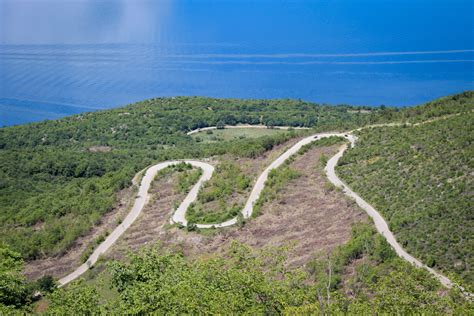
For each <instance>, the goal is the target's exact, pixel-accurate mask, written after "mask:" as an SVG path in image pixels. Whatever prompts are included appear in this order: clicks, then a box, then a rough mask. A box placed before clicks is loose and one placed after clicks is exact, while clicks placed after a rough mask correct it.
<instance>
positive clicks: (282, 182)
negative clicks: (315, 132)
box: [252, 136, 344, 217]
mask: <svg viewBox="0 0 474 316" xmlns="http://www.w3.org/2000/svg"><path fill="white" fill-rule="evenodd" d="M343 141H344V138H341V137H336V136H331V137H327V138H323V139H320V140H318V141H315V142H312V143H309V144H307V145H304V146H303V147H301V148H300V150H299V151H298V152H297V155H304V154H305V153H307V152H308V151H309V150H310V149H312V148H315V147H328V146H332V145H335V144H338V143H342V142H343ZM294 160H295V156H292V157H290V158H288V159H287V160H286V161H285V162H284V163H283V164H282V165H281V166H279V167H278V168H276V169H272V170H271V171H270V172H269V173H268V178H267V181H266V182H265V187H264V188H263V190H262V193H261V194H260V197H259V198H258V200H257V201H256V202H255V204H254V206H253V213H252V217H257V216H259V215H261V212H262V207H263V205H264V204H265V203H267V202H270V201H272V200H274V199H275V198H277V196H278V193H279V192H280V191H281V190H283V189H284V188H285V186H286V185H287V184H288V183H289V182H290V181H291V180H293V179H296V178H298V177H299V176H300V173H299V172H298V170H296V169H293V168H291V163H292V162H293V161H294Z"/></svg>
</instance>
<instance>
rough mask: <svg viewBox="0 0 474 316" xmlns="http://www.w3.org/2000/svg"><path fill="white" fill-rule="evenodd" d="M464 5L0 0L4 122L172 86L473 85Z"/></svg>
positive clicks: (303, 92) (386, 97)
mask: <svg viewBox="0 0 474 316" xmlns="http://www.w3.org/2000/svg"><path fill="white" fill-rule="evenodd" d="M428 7H429V9H427V8H428ZM473 9H474V8H473V2H472V1H458V0H453V1H436V0H435V1H419V0H410V1H404V0H401V1H375V0H374V1H329V0H326V1H276V0H272V1H266V0H258V1H246V0H220V1H210V0H207V1H191V0H180V1H164V0H161V1H140V0H130V1H118V0H117V1H107V0H82V1H65V0H56V1H53V0H36V1H34V0H30V1H26V0H0V126H3V125H13V124H21V123H25V122H31V121H38V120H43V119H52V118H58V117H61V116H65V115H69V114H74V113H79V112H83V111H93V110H98V109H105V108H111V107H117V106H120V105H125V104H128V103H131V102H134V101H138V100H142V99H146V98H152V97H157V96H176V95H201V96H213V97H233V98H300V99H305V100H310V101H315V102H318V103H331V104H339V103H348V104H355V105H380V104H386V105H395V106H406V105H413V104H419V103H422V102H425V101H428V100H431V99H433V98H436V97H439V96H443V95H446V94H451V93H457V92H461V91H463V90H468V89H474V21H473V20H474V18H473V14H474V13H473V12H474V10H473Z"/></svg>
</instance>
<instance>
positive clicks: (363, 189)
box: [337, 102, 474, 287]
mask: <svg viewBox="0 0 474 316" xmlns="http://www.w3.org/2000/svg"><path fill="white" fill-rule="evenodd" d="M468 109H469V110H468V111H466V112H464V113H462V114H461V115H454V116H446V117H445V118H441V119H439V120H434V121H433V122H431V123H427V124H422V125H418V126H399V127H396V126H394V127H379V128H371V129H366V130H362V131H361V132H360V135H359V141H358V144H357V146H356V147H355V148H353V149H351V150H349V151H348V152H347V153H346V154H345V155H344V156H343V157H342V158H341V160H340V163H339V166H338V169H337V171H338V172H339V174H340V176H341V178H342V179H344V180H345V181H346V182H347V184H348V185H349V186H350V187H352V189H353V190H354V191H356V192H358V193H359V194H360V195H361V196H362V197H363V198H364V199H366V200H367V201H368V202H369V203H371V204H372V205H373V206H374V207H375V208H376V209H377V210H379V211H380V212H382V214H383V215H384V217H385V218H386V220H387V221H388V222H389V225H390V228H391V230H392V231H393V232H394V233H395V234H396V236H397V239H398V241H399V242H400V243H401V244H402V245H403V246H404V247H405V248H406V249H407V250H408V251H409V252H411V253H412V254H414V255H415V256H417V257H419V258H420V259H421V260H422V261H424V262H426V263H427V264H428V265H429V266H431V267H435V268H439V269H441V270H442V271H445V272H451V273H455V274H457V275H458V276H459V277H461V278H462V279H463V280H464V282H466V283H467V284H468V285H469V286H470V287H472V286H473V284H474V275H473V272H472V265H473V263H474V261H473V260H474V258H473V254H472V249H474V240H473V239H472V232H473V231H474V221H473V215H474V214H473V210H474V203H473V198H472V187H473V185H474V181H473V177H472V175H473V172H474V169H473V162H474V160H473V157H474V129H473V124H472V123H473V122H474V113H473V112H472V111H471V110H472V109H474V102H471V103H470V105H469V107H468Z"/></svg>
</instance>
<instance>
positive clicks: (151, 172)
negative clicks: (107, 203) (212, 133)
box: [59, 123, 472, 298]
mask: <svg viewBox="0 0 474 316" xmlns="http://www.w3.org/2000/svg"><path fill="white" fill-rule="evenodd" d="M418 124H420V123H418ZM418 124H414V125H418ZM421 124H422V123H421ZM397 125H401V124H398V123H395V124H393V123H391V124H385V125H384V124H379V125H377V127H379V126H397ZM369 127H375V126H367V127H366V128H369ZM225 128H265V127H264V126H260V125H257V126H254V125H242V126H226V127H225ZM276 128H279V129H288V128H289V127H282V126H280V127H276ZM211 129H216V127H208V128H201V129H197V130H194V131H191V132H188V133H187V134H188V135H192V134H195V133H197V132H200V131H204V130H211ZM358 130H361V128H360V129H357V130H355V131H358ZM353 132H354V131H351V132H348V133H319V134H314V135H312V136H309V137H305V138H303V139H302V140H300V141H299V142H297V143H296V144H295V145H293V146H292V147H290V148H289V149H288V150H286V151H285V152H284V153H283V154H282V155H280V156H279V157H278V158H277V159H276V160H274V161H273V162H272V163H271V164H270V165H269V166H268V167H267V168H266V169H265V170H264V171H263V172H262V173H261V174H260V176H259V177H258V179H257V181H256V183H255V185H254V187H253V189H252V191H251V193H250V195H249V197H248V199H247V202H246V204H245V206H244V208H243V209H242V211H241V214H242V217H243V218H244V219H247V218H250V217H251V216H252V212H253V205H254V203H255V202H256V201H257V200H258V198H259V197H260V194H261V192H262V190H263V188H264V185H265V182H266V180H267V178H268V174H269V172H270V171H271V170H272V169H275V168H278V167H279V166H280V165H282V164H283V163H284V162H285V161H286V160H287V159H288V158H290V157H291V156H292V155H294V154H295V153H297V152H298V151H299V150H300V149H301V147H303V146H304V145H307V144H310V143H312V142H314V141H317V140H320V139H322V138H327V137H331V136H336V137H343V138H345V139H347V140H348V141H349V143H350V146H351V147H354V146H355V143H356V140H357V137H356V136H354V135H353ZM347 148H348V145H347V144H346V145H343V146H341V147H340V149H339V151H338V152H337V153H336V154H335V155H334V156H333V157H331V158H330V159H329V160H328V162H327V165H326V167H325V171H326V175H327V177H328V179H329V181H330V182H331V183H332V184H334V185H335V186H337V187H339V188H341V189H342V191H343V193H344V194H345V195H347V196H349V197H350V198H352V199H354V200H355V201H356V203H357V204H358V205H359V206H360V207H361V208H362V209H363V210H364V211H365V212H366V213H367V214H368V215H369V216H370V217H371V218H372V219H373V221H374V224H375V227H376V229H377V231H378V232H379V233H380V234H381V235H382V236H384V238H385V239H386V240H387V242H388V243H389V244H390V246H391V247H392V248H393V249H394V250H395V252H396V253H397V255H398V256H400V257H401V258H403V259H404V260H406V261H408V262H410V263H411V264H414V265H415V266H417V267H420V268H424V269H426V270H428V271H429V272H430V273H431V274H432V275H433V276H434V277H436V278H437V279H438V280H439V281H440V283H441V284H442V285H444V286H445V287H447V288H451V287H453V286H454V285H456V286H457V287H458V288H460V290H461V291H462V292H463V294H464V295H465V296H466V297H468V298H472V294H470V293H468V292H466V291H465V290H464V288H462V287H460V286H458V285H457V284H455V283H454V282H452V281H451V280H450V279H449V278H447V277H446V276H444V275H442V274H440V273H438V272H437V271H435V270H434V269H432V268H430V267H428V266H427V265H425V264H423V263H422V262H421V261H419V260H418V259H416V258H415V257H413V256H411V255H410V254H409V253H408V252H406V251H405V250H404V249H403V247H402V246H401V245H400V244H399V243H398V242H397V241H396V238H395V236H394V235H393V233H392V232H391V231H390V229H389V227H388V225H387V222H386V221H385V220H384V218H383V216H382V215H381V214H380V213H379V212H377V210H375V208H373V207H372V206H371V205H370V204H369V203H367V202H366V201H365V200H364V199H362V198H361V197H360V196H359V195H358V194H357V193H355V192H354V191H352V190H351V189H350V188H349V186H347V185H346V184H345V183H344V182H343V181H342V180H341V179H340V178H339V177H338V176H337V174H336V171H335V167H336V165H337V162H338V161H339V159H340V158H341V157H342V155H343V154H344V152H345V151H346V149H347ZM182 162H185V163H188V164H191V165H193V166H194V167H198V168H201V169H202V170H203V174H202V175H201V177H200V178H199V180H198V182H197V183H196V184H195V185H194V186H193V187H192V189H191V190H190V192H189V193H188V194H187V196H186V197H185V199H184V200H183V202H182V203H181V204H180V205H179V207H178V208H177V209H176V211H175V212H174V213H173V215H172V218H171V220H170V222H171V223H177V224H180V225H183V226H186V225H187V224H188V222H187V220H186V216H185V215H186V211H187V209H188V207H189V205H190V204H191V203H192V202H194V201H195V200H196V198H197V195H198V193H199V189H200V188H201V186H202V185H203V184H204V182H206V181H207V180H209V179H210V178H211V177H212V174H213V172H214V167H213V166H212V165H210V164H208V163H205V162H202V161H196V160H174V161H166V162H162V163H159V164H156V165H154V166H152V167H150V168H148V169H147V171H146V173H145V175H144V177H143V179H142V181H141V184H140V188H139V193H138V195H137V197H136V200H135V203H134V205H133V208H132V210H131V211H130V213H129V214H128V215H127V217H126V218H125V220H124V221H123V222H122V223H121V224H120V225H119V226H118V227H117V228H116V229H115V230H114V231H113V232H112V233H111V234H110V235H109V236H108V237H107V238H106V239H105V241H104V242H102V243H101V244H100V245H99V246H98V247H97V248H96V249H95V251H94V252H93V253H92V255H91V256H90V257H89V258H88V260H87V261H86V263H84V264H82V265H81V266H79V267H78V268H77V269H76V270H75V271H73V272H72V273H70V274H68V275H66V276H65V277H63V278H61V279H60V280H59V285H60V286H64V285H66V284H68V283H69V282H71V281H73V280H74V279H76V278H78V277H79V276H81V275H82V274H83V273H85V272H86V271H87V270H88V269H89V268H90V267H91V266H92V265H94V264H95V263H96V262H97V260H98V258H99V256H100V255H101V254H103V253H105V252H106V251H107V250H108V249H109V248H110V247H111V246H112V245H113V244H114V243H115V242H116V241H117V240H118V238H119V237H120V236H121V235H122V234H123V233H124V232H125V231H126V230H127V229H128V228H129V227H130V226H131V225H132V223H133V222H134V221H135V220H136V218H137V217H138V215H139V214H140V213H141V211H142V209H143V207H144V206H145V205H146V203H147V202H148V199H149V195H148V190H149V188H150V184H151V182H152V181H153V179H154V177H155V175H156V173H157V172H158V171H160V170H162V169H164V168H166V167H169V166H171V165H174V164H178V163H182ZM237 222H238V217H234V218H232V219H230V220H227V221H225V222H222V223H216V224H196V226H197V227H198V228H211V227H215V228H222V227H228V226H232V225H235V224H236V223H237Z"/></svg>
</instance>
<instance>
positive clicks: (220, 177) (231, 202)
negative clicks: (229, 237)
mask: <svg viewBox="0 0 474 316" xmlns="http://www.w3.org/2000/svg"><path fill="white" fill-rule="evenodd" d="M251 182H252V180H251V179H250V177H248V176H247V175H245V174H244V173H243V172H242V170H241V169H240V167H239V166H238V165H237V164H236V163H234V162H230V161H222V162H220V163H219V164H218V165H217V166H216V169H215V171H214V175H213V177H212V178H211V179H210V180H209V181H207V182H206V183H205V184H204V186H203V187H202V189H201V190H200V192H199V194H198V197H197V201H196V202H194V203H192V204H191V205H190V207H189V209H188V212H187V213H186V218H187V220H188V222H189V223H192V224H193V223H194V224H196V223H200V224H201V223H207V224H213V223H220V222H223V221H225V220H228V219H231V218H233V217H235V216H237V215H238V214H239V213H240V211H241V209H242V208H243V206H244V201H245V199H246V196H247V195H248V194H245V193H247V192H248V191H249V189H250V184H251ZM239 196H240V197H241V198H240V199H239Z"/></svg>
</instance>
